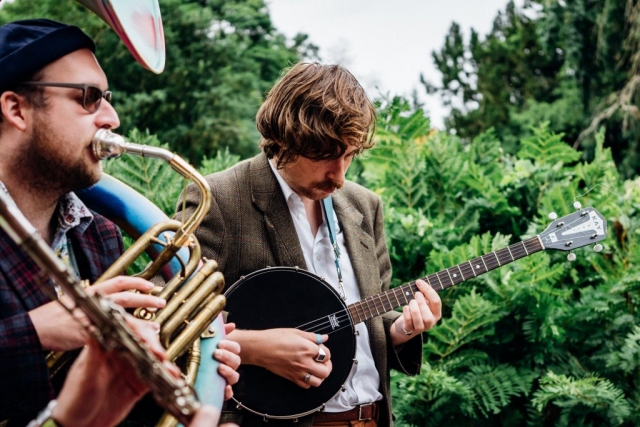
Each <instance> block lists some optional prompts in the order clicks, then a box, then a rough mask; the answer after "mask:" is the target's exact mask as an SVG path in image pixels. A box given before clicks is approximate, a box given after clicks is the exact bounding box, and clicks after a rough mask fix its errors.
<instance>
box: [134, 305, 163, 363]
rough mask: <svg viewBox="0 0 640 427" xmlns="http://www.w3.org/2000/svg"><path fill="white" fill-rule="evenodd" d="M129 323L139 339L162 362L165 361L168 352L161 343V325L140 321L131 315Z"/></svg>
mask: <svg viewBox="0 0 640 427" xmlns="http://www.w3.org/2000/svg"><path fill="white" fill-rule="evenodd" d="M127 323H128V324H129V326H131V328H132V329H133V330H134V331H135V333H136V334H137V335H138V337H139V338H140V339H141V340H142V342H144V343H145V344H146V345H147V347H148V348H149V350H151V352H153V354H155V355H156V357H158V358H159V359H160V360H164V358H165V356H166V351H165V349H164V347H163V346H162V344H161V343H160V336H159V335H158V334H159V332H160V325H158V324H157V323H154V322H149V321H147V320H142V319H138V318H136V317H133V316H131V315H129V316H127Z"/></svg>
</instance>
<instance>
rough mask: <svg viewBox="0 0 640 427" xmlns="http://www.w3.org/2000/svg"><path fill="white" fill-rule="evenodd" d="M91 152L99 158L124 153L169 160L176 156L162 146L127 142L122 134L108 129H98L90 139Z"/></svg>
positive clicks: (108, 157)
mask: <svg viewBox="0 0 640 427" xmlns="http://www.w3.org/2000/svg"><path fill="white" fill-rule="evenodd" d="M91 144H92V147H93V154H94V155H95V156H96V158H97V159H99V160H104V159H115V158H117V157H120V156H122V155H123V154H124V153H128V154H133V155H136V156H141V157H153V158H156V159H162V160H165V161H167V162H171V161H172V160H174V158H175V157H177V156H176V155H175V154H173V153H172V152H171V151H169V150H165V149H164V148H158V147H152V146H149V145H142V144H134V143H133V142H127V141H126V140H125V139H124V138H123V137H122V136H120V135H118V134H116V133H113V132H111V131H110V130H109V129H98V131H97V132H96V134H95V135H94V136H93V140H92V141H91Z"/></svg>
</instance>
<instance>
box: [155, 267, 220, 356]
mask: <svg viewBox="0 0 640 427" xmlns="http://www.w3.org/2000/svg"><path fill="white" fill-rule="evenodd" d="M205 265H206V264H205ZM220 282H222V286H224V277H223V276H222V274H221V273H220V272H215V273H214V274H212V275H210V276H209V277H207V279H206V280H205V281H204V282H202V283H201V284H200V283H196V284H194V285H191V282H190V281H189V282H188V283H186V284H185V285H184V286H183V287H182V289H180V292H178V294H176V296H175V297H173V298H172V300H171V302H172V303H173V302H174V301H176V304H177V305H178V307H177V310H175V313H171V314H170V316H171V317H169V316H165V317H162V323H160V319H161V315H163V314H164V313H162V312H161V313H159V315H158V318H157V321H158V322H159V323H160V324H161V325H162V330H161V332H160V341H161V342H162V343H163V344H164V346H165V347H168V346H169V341H170V339H171V336H172V335H173V334H174V332H175V331H176V330H177V329H178V328H179V327H180V325H182V324H183V322H184V321H185V320H189V318H190V317H191V316H190V314H191V313H194V312H195V310H196V309H198V307H200V306H201V305H202V302H203V301H204V300H206V299H207V298H208V297H209V296H210V295H212V294H213V293H214V292H215V291H216V289H220ZM181 294H183V295H185V297H181V296H180V295H181ZM187 297H190V298H187ZM165 308H166V307H165ZM162 311H164V310H162Z"/></svg>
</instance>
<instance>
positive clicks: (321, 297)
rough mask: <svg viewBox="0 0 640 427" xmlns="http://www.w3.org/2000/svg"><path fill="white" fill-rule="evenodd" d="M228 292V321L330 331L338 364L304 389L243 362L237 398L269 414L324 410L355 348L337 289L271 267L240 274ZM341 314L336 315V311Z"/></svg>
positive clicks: (290, 270)
mask: <svg viewBox="0 0 640 427" xmlns="http://www.w3.org/2000/svg"><path fill="white" fill-rule="evenodd" d="M225 296H226V297H227V304H226V307H225V310H227V311H228V313H229V315H228V318H227V321H228V322H234V323H235V324H236V327H237V328H238V329H253V330H264V329H273V328H298V329H300V330H305V331H310V332H318V333H323V334H324V333H329V340H327V341H326V342H325V343H324V345H325V346H327V347H328V348H329V350H330V351H331V362H332V364H333V369H332V371H331V374H330V375H329V377H328V378H327V379H325V380H324V381H323V383H322V385H321V386H320V387H311V388H309V389H308V390H305V389H303V388H301V387H299V386H297V385H296V384H294V383H293V382H291V381H289V380H287V379H284V378H282V377H280V376H277V375H275V374H273V373H271V372H269V371H267V370H266V369H264V368H261V367H258V366H252V365H241V366H240V368H239V369H238V372H239V373H240V380H239V382H238V383H237V384H236V385H235V386H233V393H234V400H235V401H236V402H237V403H238V404H240V405H241V406H242V407H244V408H245V409H247V410H249V411H251V412H254V413H256V414H259V415H262V416H265V417H268V418H287V419H288V418H297V417H300V416H303V415H307V414H310V413H313V412H315V411H318V410H321V409H322V407H323V405H324V403H325V402H327V401H328V400H330V399H331V398H332V397H333V396H334V395H335V394H336V393H337V392H339V391H340V390H341V388H342V385H343V384H344V382H345V381H346V379H347V376H348V375H349V372H350V371H351V367H352V365H353V358H354V355H355V350H356V340H355V336H354V327H353V323H352V321H351V318H350V316H349V313H348V310H347V307H346V305H345V304H344V302H343V301H342V300H341V299H340V297H339V296H338V294H337V293H336V292H335V291H334V290H333V288H331V286H330V285H328V284H327V283H326V282H324V281H323V280H322V279H320V278H318V277H317V276H315V275H314V274H312V273H310V272H308V271H306V270H301V269H298V268H291V267H272V268H266V269H263V270H259V271H256V272H254V273H252V274H250V275H248V276H246V277H243V278H241V279H240V280H239V281H238V282H236V283H235V284H234V285H233V286H231V287H230V288H229V290H228V291H227V292H226V294H225ZM332 315H336V316H332Z"/></svg>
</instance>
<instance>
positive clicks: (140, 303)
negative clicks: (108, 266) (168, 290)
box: [107, 292, 167, 308]
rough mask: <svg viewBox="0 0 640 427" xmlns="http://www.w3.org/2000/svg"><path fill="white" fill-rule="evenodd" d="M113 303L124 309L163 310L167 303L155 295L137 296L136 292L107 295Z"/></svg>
mask: <svg viewBox="0 0 640 427" xmlns="http://www.w3.org/2000/svg"><path fill="white" fill-rule="evenodd" d="M107 298H109V299H110V300H111V301H113V302H115V303H116V304H118V305H120V306H122V307H124V308H138V307H146V308H163V307H164V306H165V305H167V301H166V300H165V299H162V298H158V297H156V296H153V295H146V294H137V293H134V292H118V293H114V294H110V295H107Z"/></svg>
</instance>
